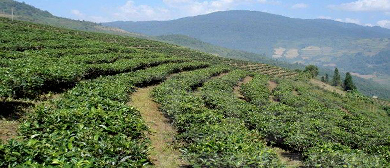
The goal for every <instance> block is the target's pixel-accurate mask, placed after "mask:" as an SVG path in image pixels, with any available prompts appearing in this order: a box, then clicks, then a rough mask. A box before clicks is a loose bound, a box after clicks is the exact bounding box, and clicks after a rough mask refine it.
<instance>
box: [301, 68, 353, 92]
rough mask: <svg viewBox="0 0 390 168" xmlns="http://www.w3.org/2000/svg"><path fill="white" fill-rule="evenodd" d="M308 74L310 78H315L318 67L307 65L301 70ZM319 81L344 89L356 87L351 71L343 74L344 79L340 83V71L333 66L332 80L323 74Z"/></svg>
mask: <svg viewBox="0 0 390 168" xmlns="http://www.w3.org/2000/svg"><path fill="white" fill-rule="evenodd" d="M303 72H305V73H307V74H308V76H309V77H310V78H315V77H317V76H318V73H319V72H318V67H317V66H315V65H308V66H306V67H305V70H304V71H303ZM321 81H322V82H324V83H327V84H330V85H332V86H336V87H337V86H341V87H342V88H343V89H344V90H345V91H356V90H357V88H356V86H355V84H354V83H353V79H352V75H351V73H349V72H347V73H346V74H345V79H344V81H343V83H342V81H341V76H340V72H339V70H338V69H337V68H335V70H334V73H333V78H332V80H330V79H329V75H328V74H325V76H322V77H321Z"/></svg>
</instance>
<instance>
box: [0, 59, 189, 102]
mask: <svg viewBox="0 0 390 168" xmlns="http://www.w3.org/2000/svg"><path fill="white" fill-rule="evenodd" d="M183 61H185V60H184V59H181V58H169V57H159V58H135V59H119V60H117V61H115V62H113V63H102V64H83V63H80V62H71V61H63V60H61V59H52V58H47V57H28V58H27V59H18V60H14V61H12V63H10V64H9V65H10V66H8V67H1V68H0V75H1V76H0V79H1V80H0V81H1V82H0V97H36V96H38V95H40V94H42V93H43V92H45V91H50V90H53V89H60V88H69V87H72V86H73V85H74V84H75V83H77V82H79V81H81V80H82V79H86V78H87V79H88V78H96V77H98V76H100V75H103V76H104V75H113V74H118V73H123V72H130V71H134V70H137V69H143V68H146V67H151V66H156V65H159V64H162V63H167V62H183Z"/></svg>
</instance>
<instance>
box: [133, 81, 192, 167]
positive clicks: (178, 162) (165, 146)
mask: <svg viewBox="0 0 390 168" xmlns="http://www.w3.org/2000/svg"><path fill="white" fill-rule="evenodd" d="M154 87H155V86H151V87H146V88H139V89H137V91H136V92H135V93H133V94H132V95H131V100H132V101H131V102H129V103H128V105H131V106H133V107H135V108H137V109H138V110H139V111H140V112H141V115H142V118H143V119H144V121H145V122H146V124H147V125H148V127H149V128H150V131H151V133H150V135H149V138H150V140H151V147H152V150H150V153H149V155H150V159H151V161H152V163H153V164H154V166H155V167H162V168H163V167H164V168H165V167H181V166H185V164H186V163H185V161H184V160H182V159H181V153H180V152H179V151H178V150H177V149H176V148H175V145H174V137H175V135H176V134H177V132H176V130H175V129H174V128H173V127H172V125H171V124H170V123H169V120H168V119H167V118H166V117H165V116H164V115H163V114H162V113H161V112H160V111H159V105H158V104H157V103H155V102H154V101H153V99H152V97H151V96H150V92H151V91H152V90H153V88H154Z"/></svg>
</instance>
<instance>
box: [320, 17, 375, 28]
mask: <svg viewBox="0 0 390 168" xmlns="http://www.w3.org/2000/svg"><path fill="white" fill-rule="evenodd" d="M318 18H319V19H330V20H334V21H338V22H344V23H354V24H358V25H365V26H369V25H371V24H362V23H361V22H360V20H359V19H352V18H345V19H340V18H336V19H333V18H332V17H329V16H320V17H318ZM371 27H372V26H371Z"/></svg>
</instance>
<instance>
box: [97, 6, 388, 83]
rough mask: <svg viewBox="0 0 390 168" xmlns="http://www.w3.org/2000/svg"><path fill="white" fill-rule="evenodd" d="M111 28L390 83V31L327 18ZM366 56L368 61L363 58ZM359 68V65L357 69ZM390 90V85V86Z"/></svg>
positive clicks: (216, 17)
mask: <svg viewBox="0 0 390 168" xmlns="http://www.w3.org/2000/svg"><path fill="white" fill-rule="evenodd" d="M103 25H106V26H113V27H118V28H121V29H124V30H127V31H130V32H135V33H142V34H147V35H153V36H161V35H171V34H182V35H186V36H190V37H193V38H197V39H199V40H201V41H204V42H207V43H211V44H213V45H217V46H222V47H226V48H230V49H238V50H243V51H247V52H252V53H258V54H265V55H266V56H268V57H272V58H275V59H278V60H282V61H288V62H290V63H295V62H299V63H303V64H315V65H319V66H323V67H328V68H330V69H332V68H334V67H336V66H337V67H338V68H339V69H340V70H342V71H352V72H354V74H355V75H357V76H360V77H364V78H367V79H373V80H375V81H376V82H379V83H382V84H389V83H390V70H388V67H390V62H389V61H388V59H385V60H386V61H385V62H383V61H381V62H379V63H378V60H383V59H382V58H380V57H389V55H386V54H384V53H388V52H389V51H390V39H389V38H390V30H389V29H385V28H381V27H367V26H360V25H357V24H351V23H343V22H337V21H332V20H325V19H295V18H288V17H284V16H280V15H274V14H269V13H264V12H255V11H224V12H215V13H211V14H207V15H201V16H195V17H186V18H182V19H177V20H171V21H145V22H111V23H104V24H103ZM362 58H363V59H362ZM357 67H358V68H357ZM389 88H390V86H389Z"/></svg>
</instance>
